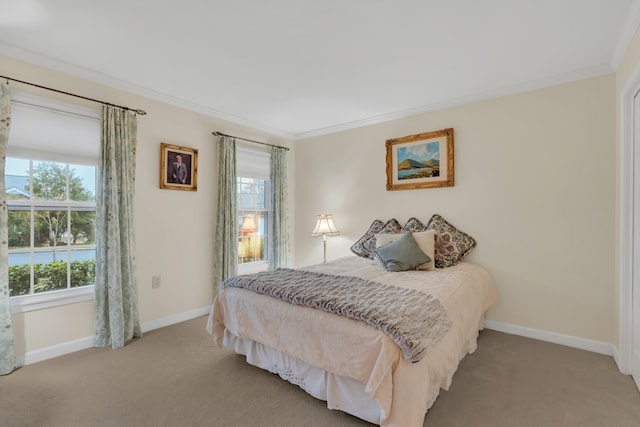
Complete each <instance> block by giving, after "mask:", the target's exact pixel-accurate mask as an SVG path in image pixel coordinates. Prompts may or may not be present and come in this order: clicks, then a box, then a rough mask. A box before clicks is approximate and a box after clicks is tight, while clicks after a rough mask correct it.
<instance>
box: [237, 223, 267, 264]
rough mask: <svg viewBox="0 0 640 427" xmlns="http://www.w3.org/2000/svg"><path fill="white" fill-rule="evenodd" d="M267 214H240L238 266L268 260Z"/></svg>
mask: <svg viewBox="0 0 640 427" xmlns="http://www.w3.org/2000/svg"><path fill="white" fill-rule="evenodd" d="M267 218H268V214H267V212H257V213H255V212H254V213H247V212H240V215H239V219H238V224H240V225H239V227H238V264H242V263H246V262H255V261H265V260H267V254H268V248H267V245H266V230H267V224H268V222H267Z"/></svg>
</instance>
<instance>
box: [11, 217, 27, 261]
mask: <svg viewBox="0 0 640 427" xmlns="http://www.w3.org/2000/svg"><path fill="white" fill-rule="evenodd" d="M8 220H9V221H8V230H7V231H8V233H9V249H18V248H27V249H28V248H29V247H31V212H29V211H23V210H22V211H14V210H10V211H9V212H8ZM27 262H28V261H27Z"/></svg>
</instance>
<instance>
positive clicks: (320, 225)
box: [311, 214, 340, 237]
mask: <svg viewBox="0 0 640 427" xmlns="http://www.w3.org/2000/svg"><path fill="white" fill-rule="evenodd" d="M338 234H340V232H339V231H338V229H337V228H336V226H335V225H333V216H332V215H331V214H324V215H318V216H316V226H315V228H314V229H313V232H312V233H311V235H312V236H314V237H315V236H337V235H338Z"/></svg>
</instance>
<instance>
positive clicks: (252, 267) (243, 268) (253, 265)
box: [238, 261, 269, 274]
mask: <svg viewBox="0 0 640 427" xmlns="http://www.w3.org/2000/svg"><path fill="white" fill-rule="evenodd" d="M268 269H269V262H268V261H256V262H245V263H243V264H239V265H238V274H251V273H258V272H260V271H267V270H268Z"/></svg>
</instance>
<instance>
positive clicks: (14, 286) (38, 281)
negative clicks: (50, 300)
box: [9, 259, 96, 297]
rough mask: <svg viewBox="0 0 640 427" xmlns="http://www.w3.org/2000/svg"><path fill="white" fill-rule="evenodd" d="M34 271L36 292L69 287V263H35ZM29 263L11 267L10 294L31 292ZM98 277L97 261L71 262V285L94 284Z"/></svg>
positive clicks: (16, 294)
mask: <svg viewBox="0 0 640 427" xmlns="http://www.w3.org/2000/svg"><path fill="white" fill-rule="evenodd" d="M33 273H34V277H35V283H34V286H33V288H34V289H33V290H34V292H35V293H38V292H47V291H54V290H57V289H67V263H66V262H65V261H55V262H52V263H49V264H34V266H33ZM29 274H30V272H29V264H22V265H12V266H10V267H9V292H10V296H12V297H14V296H18V295H27V294H28V293H29ZM95 278H96V262H95V260H94V259H90V260H87V261H72V262H71V287H72V288H74V287H78V286H88V285H93V284H94V282H95Z"/></svg>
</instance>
